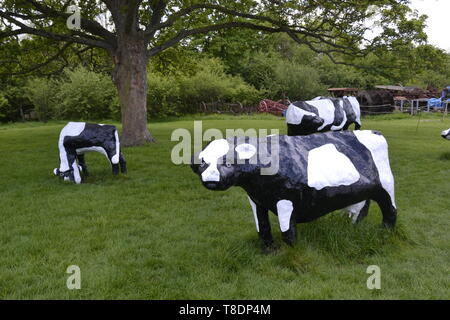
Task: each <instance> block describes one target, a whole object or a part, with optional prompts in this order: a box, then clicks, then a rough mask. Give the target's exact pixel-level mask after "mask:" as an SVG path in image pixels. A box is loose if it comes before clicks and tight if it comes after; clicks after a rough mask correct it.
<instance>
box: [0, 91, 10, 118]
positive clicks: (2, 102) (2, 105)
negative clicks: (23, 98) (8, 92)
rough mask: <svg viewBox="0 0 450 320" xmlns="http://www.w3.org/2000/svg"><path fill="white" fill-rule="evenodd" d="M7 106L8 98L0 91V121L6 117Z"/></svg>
mask: <svg viewBox="0 0 450 320" xmlns="http://www.w3.org/2000/svg"><path fill="white" fill-rule="evenodd" d="M7 106H8V100H7V99H6V97H5V96H4V95H3V93H1V92H0V121H1V120H3V119H6V108H7Z"/></svg>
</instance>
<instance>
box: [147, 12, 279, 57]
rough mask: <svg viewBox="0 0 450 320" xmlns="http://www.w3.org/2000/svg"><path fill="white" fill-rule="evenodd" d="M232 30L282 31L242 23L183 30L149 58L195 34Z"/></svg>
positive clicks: (160, 46)
mask: <svg viewBox="0 0 450 320" xmlns="http://www.w3.org/2000/svg"><path fill="white" fill-rule="evenodd" d="M230 28H247V29H253V30H260V31H264V32H269V33H275V32H281V31H282V30H281V29H279V28H278V29H277V28H271V27H266V26H261V25H257V24H253V23H249V22H240V21H235V22H227V23H221V24H216V25H211V26H205V27H200V28H195V29H189V30H182V31H180V32H178V33H177V35H175V37H173V38H171V39H170V40H167V41H166V42H164V43H163V44H161V45H158V46H155V47H153V48H151V49H150V50H149V51H148V56H149V57H152V56H154V55H155V54H157V53H159V52H161V51H163V50H165V49H167V48H170V47H172V46H174V45H175V44H177V43H179V42H180V41H181V40H183V39H185V38H186V37H189V36H192V35H194V34H204V33H209V32H212V31H218V30H223V29H230Z"/></svg>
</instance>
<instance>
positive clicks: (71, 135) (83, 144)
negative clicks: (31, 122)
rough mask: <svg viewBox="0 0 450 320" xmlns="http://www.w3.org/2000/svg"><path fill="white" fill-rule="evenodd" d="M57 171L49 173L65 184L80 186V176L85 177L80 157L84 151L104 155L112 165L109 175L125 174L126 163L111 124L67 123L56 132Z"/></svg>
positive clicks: (82, 158)
mask: <svg viewBox="0 0 450 320" xmlns="http://www.w3.org/2000/svg"><path fill="white" fill-rule="evenodd" d="M58 148H59V159H60V165H59V168H55V169H54V170H53V173H54V174H55V175H57V176H60V177H62V178H64V180H65V181H69V180H70V181H73V182H75V183H76V184H79V183H81V174H80V172H83V173H84V174H85V175H87V174H88V169H87V166H86V161H85V159H84V154H85V153H86V152H92V151H95V152H100V153H102V154H103V155H105V156H106V157H107V158H108V160H109V162H110V163H111V166H112V173H113V174H118V173H119V165H120V170H121V172H122V173H126V171H127V168H126V162H125V158H124V157H123V155H122V153H121V152H120V142H119V135H118V134H117V129H116V127H115V126H113V125H104V124H93V123H86V122H69V123H68V124H67V125H66V126H65V127H64V128H63V129H62V130H61V132H60V134H59V141H58Z"/></svg>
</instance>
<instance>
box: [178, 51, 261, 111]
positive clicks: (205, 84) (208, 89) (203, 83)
mask: <svg viewBox="0 0 450 320" xmlns="http://www.w3.org/2000/svg"><path fill="white" fill-rule="evenodd" d="M180 96H181V98H182V100H183V102H184V104H185V106H187V110H186V111H187V112H195V111H197V110H195V109H193V108H195V107H197V106H199V105H200V104H201V102H216V101H222V102H230V103H237V102H240V103H242V104H244V105H254V104H257V103H258V101H259V100H260V99H261V98H262V97H263V92H262V91H259V90H257V89H256V88H255V87H253V86H251V85H249V84H247V83H246V82H244V80H242V78H240V77H237V76H231V75H227V74H226V73H225V67H224V65H223V63H222V62H221V61H220V60H219V59H202V60H201V61H199V63H198V65H197V70H196V72H195V74H193V75H191V76H190V75H185V76H182V77H181V79H180Z"/></svg>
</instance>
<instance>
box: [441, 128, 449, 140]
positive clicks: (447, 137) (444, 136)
mask: <svg viewBox="0 0 450 320" xmlns="http://www.w3.org/2000/svg"><path fill="white" fill-rule="evenodd" d="M441 136H442V138H444V139H448V140H450V129H448V130H444V131H442V132H441Z"/></svg>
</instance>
